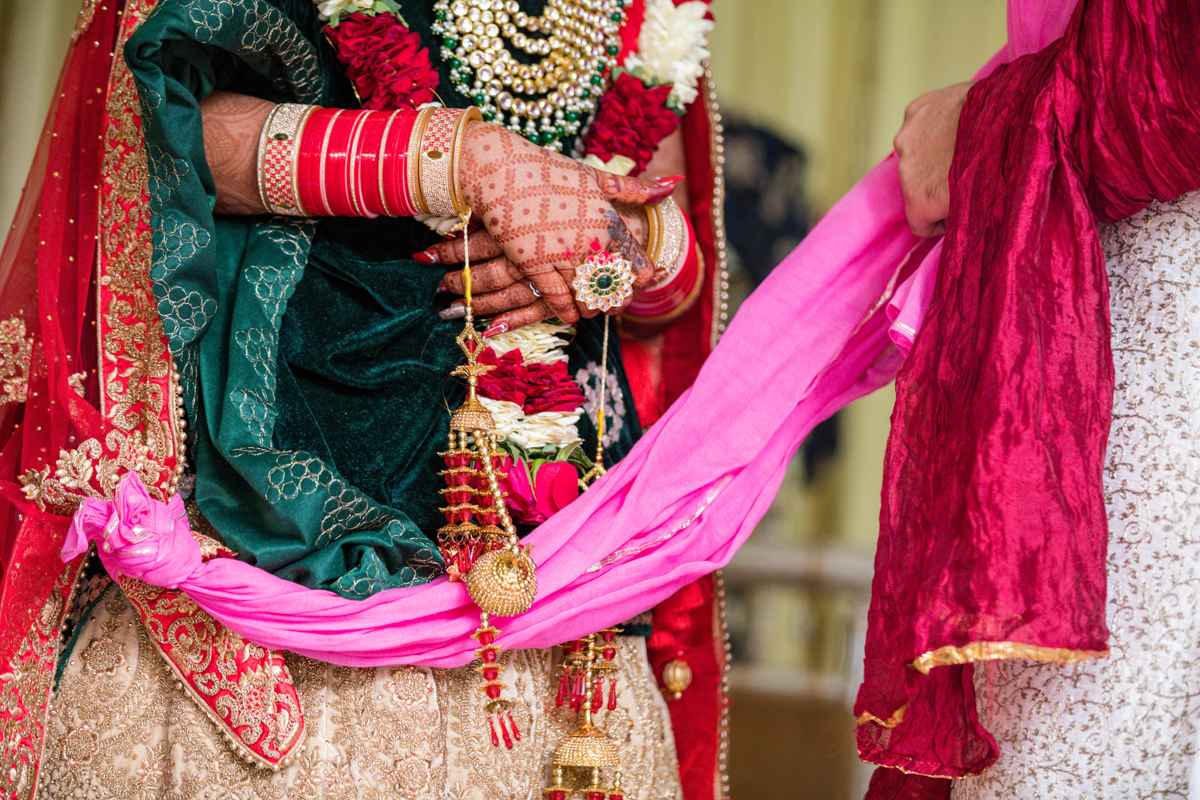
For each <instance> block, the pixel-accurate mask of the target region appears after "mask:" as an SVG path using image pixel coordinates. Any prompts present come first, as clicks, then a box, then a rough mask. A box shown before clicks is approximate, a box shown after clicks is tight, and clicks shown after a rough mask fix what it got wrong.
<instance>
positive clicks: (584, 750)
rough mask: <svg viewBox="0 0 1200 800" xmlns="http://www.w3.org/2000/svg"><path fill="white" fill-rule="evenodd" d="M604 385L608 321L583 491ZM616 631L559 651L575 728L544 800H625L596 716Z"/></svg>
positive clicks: (564, 701) (600, 468)
mask: <svg viewBox="0 0 1200 800" xmlns="http://www.w3.org/2000/svg"><path fill="white" fill-rule="evenodd" d="M607 385H608V317H607V316H606V317H605V318H604V346H603V350H602V351H601V357H600V388H599V391H598V393H597V401H598V404H599V405H598V407H597V410H596V462H595V465H594V466H593V467H592V468H591V469H590V470H589V471H588V472H587V474H585V475H584V476H583V477H582V478H580V480H579V487H580V489H584V490H586V489H587V488H588V486H590V485H591V484H592V483H593V482H594V481H596V480H597V479H598V478H600V476H602V475H603V474H604V431H605V424H604V423H605V407H604V404H605V393H606V392H605V390H606V388H607ZM618 647H619V645H618V643H617V631H616V629H615V628H606V629H604V630H602V631H600V632H598V633H593V634H592V635H590V636H586V637H584V638H582V639H576V640H575V641H572V642H567V643H566V644H564V645H562V651H563V654H562V655H563V657H562V661H561V663H560V664H559V667H558V694H557V695H556V696H555V698H554V704H555V705H556V706H558V707H560V708H561V707H563V706H566V707H567V708H569V709H570V710H572V711H574V712H576V713H577V714H578V715H579V716H578V717H577V718H576V725H575V728H574V729H573V730H572V731H571V732H570V733H569V734H568V735H567V737H566V738H565V739H563V740H562V741H561V742H560V743H559V745H558V747H556V748H555V749H554V755H553V757H552V758H551V760H550V763H551V766H552V767H553V773H552V774H553V782H552V783H551V784H550V785H549V786H547V787H545V789H543V790H542V791H543V793H544V794H545V796H546V800H566V798H567V797H568V796H569V795H572V794H573V793H574V792H575V791H579V792H582V793H583V796H584V797H585V798H587V800H605V797H607V798H608V800H625V790H624V789H622V788H621V758H620V754H619V753H618V751H617V746H616V744H615V743H614V742H613V741H612V739H610V738H608V734H607V733H605V731H604V729H603V728H602V727H600V725H599V724H598V723H597V717H596V715H597V714H599V713H600V710H601V709H602V708H604V706H605V698H604V684H605V681H606V680H607V681H608V702H607V706H608V710H609V711H615V710H616V708H617V677H616V674H615V673H616V671H617V664H616V661H615V659H616V655H617V648H618ZM568 768H575V769H577V770H578V769H584V770H587V771H588V772H589V777H590V780H589V781H588V783H587V785H585V786H582V787H580V788H578V789H576V790H573V789H572V788H571V787H568V786H567V785H566V784H565V783H564V777H565V771H566V769H568ZM605 769H607V770H610V771H611V772H612V783H611V785H610V786H609V787H608V788H607V789H605V788H604V785H603V783H602V782H601V777H602V770H605Z"/></svg>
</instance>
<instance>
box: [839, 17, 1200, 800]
mask: <svg viewBox="0 0 1200 800" xmlns="http://www.w3.org/2000/svg"><path fill="white" fill-rule="evenodd" d="M1198 44H1200V7H1197V5H1196V4H1195V3H1194V2H1186V0H1082V2H1080V4H1079V6H1078V7H1077V8H1076V10H1075V14H1074V16H1073V17H1072V18H1071V20H1070V22H1069V24H1068V25H1067V27H1066V32H1065V34H1064V36H1063V37H1062V38H1061V39H1059V40H1057V41H1055V42H1053V43H1051V44H1049V45H1048V46H1047V47H1045V48H1044V49H1043V50H1041V51H1039V52H1037V53H1034V54H1031V55H1028V56H1025V57H1023V58H1020V59H1018V60H1016V61H1014V62H1013V63H1012V64H1010V65H1008V66H1006V67H1001V68H1000V69H998V70H997V72H996V73H995V74H994V75H993V76H992V77H991V78H989V79H987V80H984V81H981V82H980V83H979V84H977V85H976V86H975V87H973V88H972V90H971V91H970V93H969V95H968V98H967V102H966V105H965V106H964V108H963V112H962V117H961V121H960V124H959V130H958V139H957V143H956V152H955V159H954V164H953V168H952V171H951V176H950V180H951V215H950V218H949V220H948V222H947V235H946V238H945V243H944V250H943V253H942V258H941V264H940V271H939V273H938V275H937V282H936V284H935V286H934V290H933V294H932V298H933V299H932V302H931V304H930V306H929V308H928V311H927V313H926V315H925V317H924V325H923V327H922V329H921V333H920V335H919V336H918V337H917V339H916V341H915V344H914V346H913V349H912V352H911V354H910V356H909V359H908V361H907V362H906V364H905V366H904V368H903V370H902V371H901V373H900V375H899V377H898V378H897V384H896V387H897V403H896V410H895V413H894V416H893V428H892V436H891V439H890V441H889V447H888V453H887V460H886V464H885V476H884V496H883V513H882V526H881V533H880V541H879V550H878V554H877V559H876V577H875V582H874V585H873V591H872V603H871V610H870V622H869V630H868V640H867V659H866V669H865V677H864V684H863V687H862V689H861V691H860V692H859V696H858V702H857V705H856V707H855V711H856V713H857V714H859V715H860V720H865V724H862V725H860V727H859V747H860V751H861V752H862V754H863V756H864V758H866V759H867V760H869V761H873V762H875V763H878V764H881V765H885V766H889V767H897V768H901V769H903V770H905V771H908V772H916V773H923V774H926V775H935V776H946V777H960V776H965V775H971V774H976V773H978V772H979V771H981V770H983V769H986V768H987V767H988V766H989V765H990V764H991V763H992V762H993V761H994V760H995V758H996V755H997V751H996V745H995V742H994V741H993V740H992V738H991V737H990V736H989V735H988V734H987V732H986V731H985V730H983V729H982V727H980V725H979V724H978V722H977V720H976V717H975V701H974V692H973V689H972V676H971V668H970V667H964V666H961V664H962V663H963V662H964V661H975V660H980V659H987V658H1013V657H1018V658H1020V657H1025V658H1035V659H1040V660H1047V661H1071V660H1078V659H1080V658H1087V657H1094V656H1098V655H1104V654H1106V652H1107V644H1106V640H1107V636H1108V631H1107V628H1106V626H1105V557H1106V544H1107V539H1108V524H1107V520H1106V517H1105V510H1104V498H1103V496H1102V493H1101V478H1102V469H1103V464H1104V455H1105V448H1106V444H1107V436H1108V427H1109V414H1110V409H1111V403H1112V392H1113V367H1112V357H1111V353H1110V351H1109V322H1108V282H1107V278H1106V275H1105V271H1104V263H1103V256H1102V252H1101V248H1100V244H1099V237H1098V233H1097V229H1096V225H1097V222H1099V221H1111V220H1117V219H1122V218H1124V217H1127V216H1129V215H1130V214H1132V213H1133V212H1134V211H1136V210H1138V209H1140V208H1142V207H1144V206H1145V205H1146V204H1147V203H1149V202H1150V201H1152V200H1170V199H1173V198H1175V197H1177V196H1179V195H1181V194H1183V193H1185V192H1187V191H1191V190H1194V189H1196V188H1197V187H1200V70H1197V69H1196V63H1195V54H1196V48H1197V45H1198ZM952 648H961V649H959V650H954V649H952ZM922 657H924V658H922ZM918 659H921V660H918ZM914 661H915V662H916V664H917V666H918V667H919V669H914V668H913V667H912V666H910V665H912V664H913V663H914ZM931 668H932V671H931V672H929V674H928V675H925V674H923V673H924V672H926V671H929V670H930V669H931ZM897 721H898V722H897ZM904 784H905V781H903V780H900V779H889V780H886V781H884V780H881V781H880V783H879V786H878V787H877V788H875V789H873V791H872V793H871V795H870V796H871V797H887V798H894V797H908V796H916V795H912V794H911V793H908V789H898V788H896V787H897V786H903V785H904ZM927 784H928V782H923V783H922V785H927ZM928 785H932V784H928ZM885 787H886V788H885ZM929 791H930V792H931V794H925V795H919V796H934V795H936V794H937V792H940V789H939V790H934V789H930V790H929Z"/></svg>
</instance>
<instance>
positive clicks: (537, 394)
mask: <svg viewBox="0 0 1200 800" xmlns="http://www.w3.org/2000/svg"><path fill="white" fill-rule="evenodd" d="M479 363H480V364H491V365H492V366H494V367H496V368H495V369H493V370H492V371H491V372H488V373H487V374H485V375H481V376H480V378H479V386H478V388H479V393H480V394H481V395H483V396H484V397H486V398H488V399H490V400H507V401H508V402H510V403H516V404H517V405H519V406H521V408H522V410H523V411H524V412H525V413H526V414H539V413H541V412H543V411H574V410H575V409H577V408H579V407H580V406H581V405H583V390H582V389H580V388H579V384H577V383H576V382H575V381H573V380H571V376H570V374H569V373H568V372H567V365H566V362H561V361H560V362H558V363H556V364H539V363H536V362H534V363H532V364H526V363H524V356H522V355H521V351H520V349H513V350H509V351H508V352H507V353H505V354H504V355H503V356H502V357H500V358H497V357H496V353H495V351H493V350H492V348H490V347H489V348H487V349H486V350H484V351H483V352H482V353H480V354H479Z"/></svg>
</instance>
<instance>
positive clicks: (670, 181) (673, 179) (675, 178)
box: [654, 175, 684, 186]
mask: <svg viewBox="0 0 1200 800" xmlns="http://www.w3.org/2000/svg"><path fill="white" fill-rule="evenodd" d="M683 179H684V176H683V175H663V176H661V177H658V178H655V179H654V182H655V183H657V184H658V185H659V186H674V185H675V184H677V183H679V182H680V181H681V180H683Z"/></svg>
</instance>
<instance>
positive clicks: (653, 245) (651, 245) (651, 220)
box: [643, 203, 663, 280]
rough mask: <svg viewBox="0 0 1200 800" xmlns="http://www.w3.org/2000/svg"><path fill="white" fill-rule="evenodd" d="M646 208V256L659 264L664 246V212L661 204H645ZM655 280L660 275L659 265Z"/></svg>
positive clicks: (651, 261)
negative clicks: (660, 250) (659, 256)
mask: <svg viewBox="0 0 1200 800" xmlns="http://www.w3.org/2000/svg"><path fill="white" fill-rule="evenodd" d="M643 208H645V210H646V257H647V258H649V259H650V263H651V264H655V265H657V264H658V251H659V249H660V248H661V247H662V225H663V213H662V209H661V208H659V204H658V203H655V204H654V205H651V206H643ZM654 275H655V280H657V277H658V267H657V266H655V269H654Z"/></svg>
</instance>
